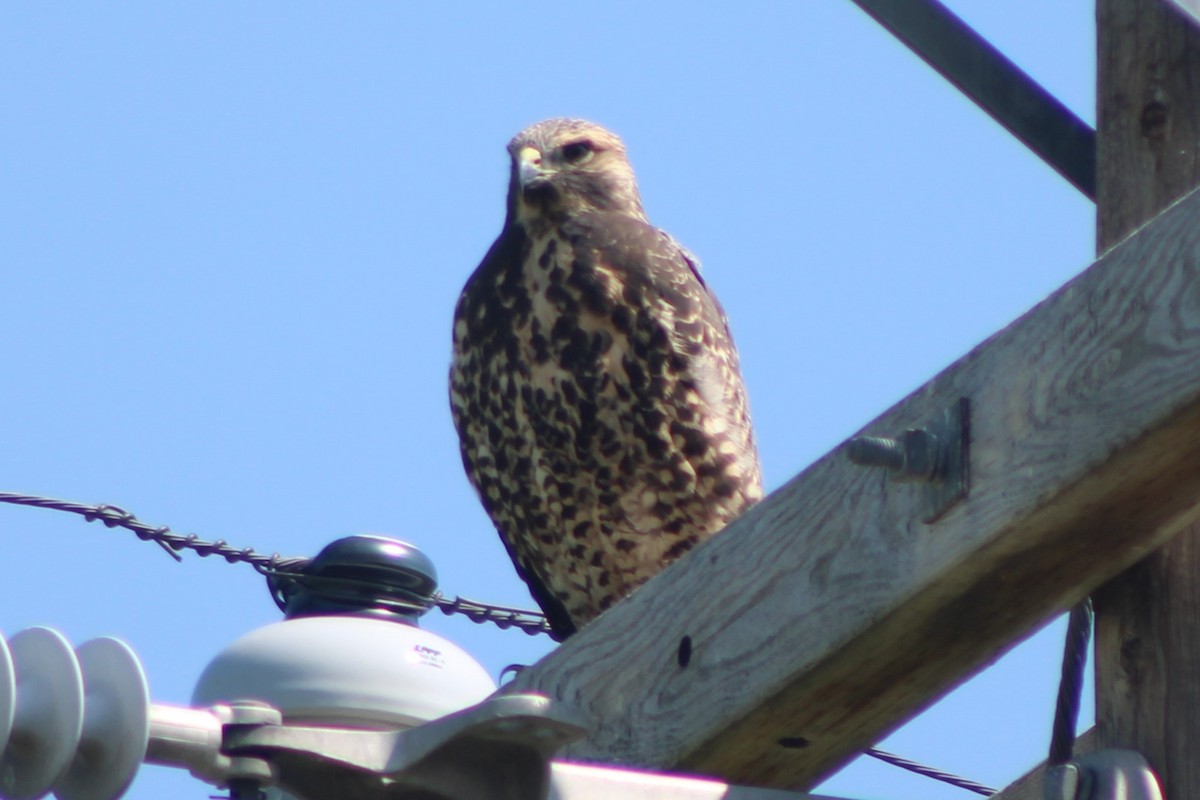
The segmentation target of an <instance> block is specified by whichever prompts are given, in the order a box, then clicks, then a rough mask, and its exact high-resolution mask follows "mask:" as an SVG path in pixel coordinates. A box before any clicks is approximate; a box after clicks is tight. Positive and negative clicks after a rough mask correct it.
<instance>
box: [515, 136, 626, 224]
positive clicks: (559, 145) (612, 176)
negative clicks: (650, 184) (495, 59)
mask: <svg viewBox="0 0 1200 800" xmlns="http://www.w3.org/2000/svg"><path fill="white" fill-rule="evenodd" d="M508 152H509V154H510V155H511V156H512V179H511V182H510V184H509V191H508V196H509V211H510V214H513V213H515V214H516V216H517V218H518V219H527V220H529V219H534V218H537V217H539V216H550V217H555V216H567V215H571V214H576V213H579V212H583V211H623V212H625V213H628V214H632V215H634V216H637V217H641V218H643V219H644V218H645V214H644V212H643V211H642V201H641V198H640V197H638V190H637V181H636V180H635V178H634V177H633V168H632V167H630V166H629V159H628V158H627V157H626V155H625V145H624V144H622V143H621V139H620V137H618V136H617V135H616V134H615V133H612V132H611V131H607V130H605V129H604V128H601V127H600V126H599V125H596V124H595V123H591V122H586V121H584V120H580V119H548V120H545V121H544V122H539V123H537V124H536V125H532V126H530V127H528V128H526V129H525V130H523V131H521V132H520V133H518V134H517V135H516V136H515V137H514V138H513V140H512V141H511V142H509V143H508Z"/></svg>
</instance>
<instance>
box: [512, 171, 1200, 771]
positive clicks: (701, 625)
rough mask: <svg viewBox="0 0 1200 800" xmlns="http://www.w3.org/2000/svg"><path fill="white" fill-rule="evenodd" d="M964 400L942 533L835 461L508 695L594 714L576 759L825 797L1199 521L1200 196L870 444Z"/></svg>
mask: <svg viewBox="0 0 1200 800" xmlns="http://www.w3.org/2000/svg"><path fill="white" fill-rule="evenodd" d="M925 324H936V322H935V320H934V319H932V318H927V319H925ZM962 397H966V398H969V399H970V403H971V436H970V441H971V444H970V469H971V492H970V496H969V498H968V499H966V500H965V501H963V502H960V503H959V504H958V505H956V506H954V507H953V508H951V509H950V510H949V511H948V512H947V513H945V514H944V515H943V516H942V517H940V518H939V519H938V520H937V521H936V522H935V523H933V524H925V523H922V522H921V521H920V520H921V516H922V507H921V491H922V487H921V486H919V485H914V484H910V483H898V482H895V481H894V480H892V479H890V478H889V477H887V474H886V473H885V472H883V471H882V470H879V469H871V468H864V467H860V466H855V465H854V464H852V463H850V462H849V460H848V459H847V458H846V456H845V452H844V448H838V449H837V450H835V451H833V452H832V453H830V454H829V455H827V456H825V457H824V458H822V459H821V460H820V461H818V462H817V463H816V464H814V465H813V466H811V467H809V468H808V469H806V470H804V471H803V472H802V473H801V474H800V475H798V476H797V477H796V478H794V479H793V480H792V481H790V482H789V483H788V484H787V485H785V486H784V487H782V488H781V489H779V490H778V491H776V492H774V493H772V494H771V495H770V496H769V497H768V498H766V499H765V500H763V501H762V502H761V503H760V504H759V505H758V506H756V507H754V508H752V509H751V510H750V511H749V512H748V513H747V514H745V515H744V516H743V517H742V518H741V519H739V520H737V521H735V522H734V523H733V524H732V525H730V526H729V528H728V529H727V530H726V531H725V532H724V533H722V534H721V535H719V536H717V537H715V538H714V539H712V540H710V541H709V542H706V543H705V544H703V545H702V546H700V547H698V548H697V549H696V550H694V551H693V552H692V553H690V554H689V555H688V556H687V557H685V558H684V559H682V560H680V561H679V562H677V563H676V564H674V565H673V566H672V567H670V568H668V569H667V570H665V571H664V572H663V573H662V574H660V575H659V576H658V577H657V578H655V579H654V580H653V581H651V582H650V583H649V584H647V585H646V586H645V587H643V588H642V589H641V590H640V591H638V592H637V593H635V594H634V595H633V596H632V597H630V598H629V599H628V600H626V601H625V602H622V603H620V604H618V605H617V606H616V607H614V608H613V609H611V610H610V611H609V612H607V613H606V614H604V615H603V616H602V617H601V618H600V619H599V620H597V621H596V622H594V623H593V624H591V625H590V626H588V627H587V628H586V629H585V630H583V631H582V632H581V633H580V634H578V635H577V636H575V637H573V638H572V639H570V640H569V641H568V642H567V643H566V644H564V645H563V646H562V647H561V648H559V649H558V650H557V651H555V652H554V653H551V654H550V655H549V656H547V657H546V658H544V659H543V660H541V661H540V662H538V663H537V664H535V665H533V666H532V667H531V668H529V669H526V670H525V671H523V672H522V673H521V674H520V675H519V676H518V677H517V678H516V679H515V680H514V681H513V682H512V683H510V684H508V686H507V687H506V689H505V690H506V691H540V692H543V693H545V694H547V695H549V696H551V697H554V698H558V699H560V700H561V701H563V702H565V703H568V704H571V705H573V706H575V707H577V708H578V709H579V710H580V711H582V712H583V713H584V714H585V715H587V716H589V717H590V719H591V724H592V733H591V735H590V736H589V737H588V738H587V739H586V740H585V741H583V742H582V743H580V744H578V745H573V746H572V747H571V748H568V750H567V751H566V757H567V758H574V759H578V760H595V761H601V762H615V763H621V764H629V765H636V766H644V767H649V768H659V769H671V770H680V771H692V772H696V773H701V774H707V775H714V776H719V777H721V778H723V779H725V780H728V781H730V782H732V783H742V784H752V785H760V786H774V787H782V788H796V789H804V788H807V787H809V786H811V785H812V784H813V783H814V782H815V781H817V780H818V779H820V778H821V777H823V776H825V775H827V774H829V773H830V772H831V771H832V770H834V769H835V768H837V767H838V766H840V765H841V764H842V763H844V762H845V761H846V760H847V759H848V758H850V757H851V756H853V755H854V754H855V753H856V752H857V751H858V750H859V749H860V748H862V747H864V746H867V745H870V744H872V743H873V742H875V741H877V740H878V739H879V738H881V737H882V736H884V735H885V734H886V733H887V732H888V731H890V730H892V729H893V728H895V727H896V726H897V725H898V724H900V723H902V722H903V721H904V720H906V719H907V718H908V717H910V716H911V715H913V714H914V713H916V712H918V711H920V710H921V709H923V708H924V707H926V706H927V705H929V704H930V703H931V702H932V701H933V700H935V699H936V698H937V697H938V696H940V695H941V694H942V693H944V692H945V691H947V690H949V689H950V688H952V687H953V686H954V685H956V684H958V683H959V682H961V681H962V680H964V679H965V678H967V677H969V676H970V675H971V674H973V673H974V672H976V671H978V670H979V669H981V668H983V667H984V666H986V665H987V664H989V663H990V662H992V661H993V660H995V659H996V658H997V657H998V656H999V655H1000V654H1001V653H1003V652H1004V651H1005V650H1007V649H1008V648H1009V647H1011V646H1012V645H1014V644H1015V643H1016V641H1017V640H1019V639H1020V638H1022V637H1023V636H1025V635H1026V634H1028V633H1030V632H1032V631H1033V630H1034V629H1035V628H1036V627H1038V626H1039V625H1041V624H1043V623H1044V622H1046V621H1047V620H1048V619H1049V618H1050V617H1052V616H1053V615H1054V614H1056V613H1060V612H1062V611H1063V610H1065V609H1067V608H1068V607H1069V606H1070V605H1071V604H1073V603H1075V602H1076V601H1078V600H1079V599H1080V598H1081V597H1083V596H1085V595H1087V594H1088V593H1089V592H1090V591H1091V590H1092V589H1093V588H1094V587H1095V586H1096V585H1098V584H1099V583H1100V582H1101V581H1104V580H1107V579H1108V578H1110V577H1112V576H1113V575H1116V574H1117V573H1118V572H1120V571H1121V570H1123V569H1125V568H1126V567H1128V566H1129V565H1131V564H1133V563H1134V562H1136V561H1137V560H1139V559H1140V558H1142V557H1143V556H1145V555H1146V554H1147V553H1149V552H1151V551H1152V550H1153V549H1154V548H1156V547H1157V546H1159V545H1161V544H1162V543H1163V542H1164V541H1166V540H1167V539H1168V538H1169V537H1170V536H1171V535H1173V534H1174V533H1175V532H1177V531H1178V530H1180V529H1181V528H1183V527H1184V526H1185V525H1187V524H1188V523H1189V522H1191V521H1192V520H1193V519H1195V518H1196V517H1197V515H1198V514H1200V508H1198V505H1197V504H1198V502H1200V194H1195V195H1192V196H1190V197H1188V198H1187V199H1186V200H1185V201H1183V202H1181V203H1180V204H1179V205H1177V206H1176V207H1174V208H1172V209H1170V210H1169V211H1167V212H1166V213H1164V214H1163V215H1162V216H1161V217H1160V218H1159V219H1157V220H1155V221H1154V222H1153V223H1152V224H1150V225H1148V226H1147V227H1146V228H1145V229H1144V230H1143V231H1142V232H1140V233H1139V234H1138V235H1136V236H1135V237H1133V238H1131V239H1130V240H1129V241H1127V242H1126V243H1125V244H1123V245H1122V246H1121V247H1119V248H1117V249H1116V250H1114V251H1113V252H1111V253H1110V254H1108V255H1107V256H1106V257H1105V258H1104V259H1103V260H1101V261H1100V262H1098V263H1097V264H1095V265H1093V266H1092V267H1091V268H1089V269H1088V270H1087V271H1085V272H1084V273H1083V274H1082V275H1080V276H1078V277H1077V278H1075V279H1074V280H1072V281H1071V282H1070V283H1068V284H1067V285H1066V286H1064V287H1063V288H1062V289H1060V290H1059V291H1057V292H1056V293H1055V294H1054V295H1052V296H1051V297H1050V298H1048V299H1047V300H1045V301H1044V302H1042V303H1041V304H1039V305H1038V306H1037V307H1036V308H1034V309H1033V310H1032V311H1030V312H1029V313H1027V314H1026V315H1025V316H1023V317H1022V318H1021V319H1019V320H1018V321H1016V322H1014V323H1013V324H1012V325H1010V326H1009V327H1008V328H1006V329H1004V330H1003V331H1001V332H1000V333H999V334H997V335H995V336H993V337H992V338H991V339H989V340H987V341H986V342H984V343H983V344H982V345H980V346H979V347H977V348H976V349H975V350H973V351H972V352H971V353H969V354H968V355H967V356H965V357H964V358H962V359H961V360H959V361H958V362H957V363H955V364H954V365H952V366H951V367H950V368H948V369H947V370H945V371H944V372H943V373H942V374H940V375H938V376H937V377H936V378H934V379H933V380H932V381H930V382H929V383H928V384H927V385H925V386H924V387H922V388H921V389H919V390H918V391H917V392H915V393H913V394H912V395H911V396H909V397H908V398H906V399H905V400H903V401H902V402H900V403H899V404H897V405H896V406H895V407H893V408H892V409H891V410H889V411H887V412H886V413H885V414H883V415H882V416H881V417H879V418H878V419H877V420H875V422H873V423H871V425H869V426H868V427H867V429H866V430H865V431H864V432H865V433H870V434H872V435H894V434H898V433H900V432H901V431H903V430H904V429H906V428H909V427H914V426H919V425H921V424H922V423H924V422H925V421H926V420H929V419H931V418H933V417H935V416H937V415H939V414H941V413H942V411H943V410H944V409H946V408H947V407H949V406H951V405H952V404H954V403H955V402H957V401H958V399H959V398H962ZM1014 701H1019V699H1018V698H1014Z"/></svg>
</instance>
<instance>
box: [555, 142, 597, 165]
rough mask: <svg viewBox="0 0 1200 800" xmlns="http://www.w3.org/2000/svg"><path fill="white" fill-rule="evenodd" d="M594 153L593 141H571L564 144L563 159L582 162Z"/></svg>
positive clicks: (570, 161) (574, 162)
mask: <svg viewBox="0 0 1200 800" xmlns="http://www.w3.org/2000/svg"><path fill="white" fill-rule="evenodd" d="M591 155H592V143H591V142H571V143H570V144H564V145H563V146H562V157H563V161H566V162H567V163H568V164H580V163H582V162H584V161H586V160H587V159H588V157H589V156H591Z"/></svg>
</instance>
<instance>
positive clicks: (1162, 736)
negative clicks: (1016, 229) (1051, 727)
mask: <svg viewBox="0 0 1200 800" xmlns="http://www.w3.org/2000/svg"><path fill="white" fill-rule="evenodd" d="M1184 5H1187V6H1189V7H1190V8H1191V9H1192V10H1194V9H1195V7H1196V3H1195V2H1194V1H1191V0H1190V1H1189V2H1188V3H1186V4H1184ZM1096 32H1097V92H1096V99H1097V121H1098V153H1097V155H1098V175H1097V179H1098V191H1099V196H1098V200H1097V206H1096V208H1097V246H1098V249H1099V251H1100V252H1103V251H1104V250H1106V249H1107V248H1109V247H1111V246H1112V245H1114V244H1115V243H1116V242H1118V241H1120V240H1121V239H1123V238H1124V237H1125V236H1128V235H1129V234H1130V232H1132V231H1133V230H1134V229H1135V228H1137V227H1138V226H1140V225H1142V224H1144V223H1145V222H1146V221H1147V220H1149V219H1150V218H1152V217H1153V216H1154V215H1155V214H1157V213H1158V212H1159V211H1160V210H1161V209H1162V208H1163V207H1164V206H1166V205H1167V204H1169V203H1170V202H1172V201H1174V200H1175V199H1176V198H1178V197H1179V196H1180V195H1182V194H1184V193H1185V192H1187V191H1189V190H1191V189H1192V188H1193V187H1194V186H1196V185H1197V183H1200V28H1197V26H1196V20H1195V18H1193V17H1191V16H1189V15H1187V14H1185V13H1183V11H1182V10H1181V9H1180V8H1179V7H1178V6H1177V5H1172V4H1169V3H1166V2H1163V1H1162V0H1099V2H1098V3H1097V6H1096ZM1130 268H1131V269H1133V270H1134V271H1135V272H1136V271H1137V270H1139V269H1141V268H1142V267H1141V265H1138V264H1132V265H1130ZM1181 291H1186V290H1183V289H1182V287H1181ZM1183 297H1185V298H1186V299H1185V300H1184V302H1189V303H1193V304H1194V303H1196V302H1197V301H1198V297H1200V296H1197V295H1195V294H1193V295H1191V297H1187V296H1186V295H1183ZM1177 324H1178V323H1177ZM1193 491H1195V487H1193ZM1095 601H1096V722H1097V728H1098V729H1099V731H1100V738H1101V740H1102V742H1103V744H1104V746H1106V747H1124V748H1129V749H1132V750H1137V751H1138V752H1140V753H1141V754H1142V755H1143V756H1145V758H1146V760H1147V761H1148V762H1149V763H1150V766H1151V767H1152V768H1153V769H1154V771H1155V772H1156V773H1157V774H1158V776H1159V778H1160V780H1161V781H1162V787H1163V791H1164V794H1165V796H1166V797H1170V798H1183V797H1200V759H1197V758H1196V751H1197V748H1198V747H1200V628H1198V627H1197V620H1198V619H1200V527H1193V528H1192V529H1191V530H1189V531H1187V532H1185V533H1184V534H1182V535H1180V536H1179V537H1177V538H1175V539H1174V540H1172V541H1171V542H1170V543H1169V544H1168V545H1167V546H1166V547H1164V548H1162V550H1160V551H1159V552H1157V553H1155V554H1153V555H1152V556H1150V557H1149V558H1147V559H1146V560H1145V561H1143V562H1141V563H1140V564H1138V565H1137V566H1136V567H1134V568H1133V569H1131V570H1129V571H1128V572H1127V573H1125V574H1124V575H1122V576H1120V578H1118V579H1117V580H1114V581H1112V582H1111V583H1110V584H1108V585H1107V586H1105V587H1104V588H1103V589H1102V590H1101V591H1100V592H1098V593H1097V595H1096V598H1095Z"/></svg>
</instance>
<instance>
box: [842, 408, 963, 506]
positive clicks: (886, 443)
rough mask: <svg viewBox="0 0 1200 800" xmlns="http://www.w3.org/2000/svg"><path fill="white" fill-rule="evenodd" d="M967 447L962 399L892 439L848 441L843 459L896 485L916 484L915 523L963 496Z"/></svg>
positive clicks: (876, 437)
mask: <svg viewBox="0 0 1200 800" xmlns="http://www.w3.org/2000/svg"><path fill="white" fill-rule="evenodd" d="M969 445H970V413H969V405H968V401H967V398H965V397H962V398H959V400H958V402H956V403H954V404H953V405H952V406H950V407H949V408H947V409H946V410H945V411H943V412H942V413H941V414H939V415H938V416H937V417H935V418H934V419H932V420H930V422H929V423H928V424H927V425H925V426H923V427H921V428H910V429H909V430H906V431H904V433H903V434H901V435H900V436H899V437H898V438H890V437H883V436H860V437H857V438H855V439H851V440H850V442H849V444H848V445H847V446H846V455H847V456H848V457H849V459H850V460H851V461H853V462H854V463H855V464H861V465H863V466H866V467H884V468H885V469H888V470H890V471H891V472H892V473H893V476H894V478H895V480H897V481H913V482H920V483H922V484H923V488H922V491H923V506H924V511H923V513H922V515H921V519H922V521H924V522H933V521H934V520H936V519H937V518H938V517H940V516H941V515H942V514H944V513H946V511H947V510H948V509H949V508H950V507H951V506H953V505H954V504H955V503H957V502H958V501H959V500H961V499H962V498H964V497H966V496H967V490H968V486H969V477H970V476H969V465H970V460H969V457H968V456H969Z"/></svg>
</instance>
